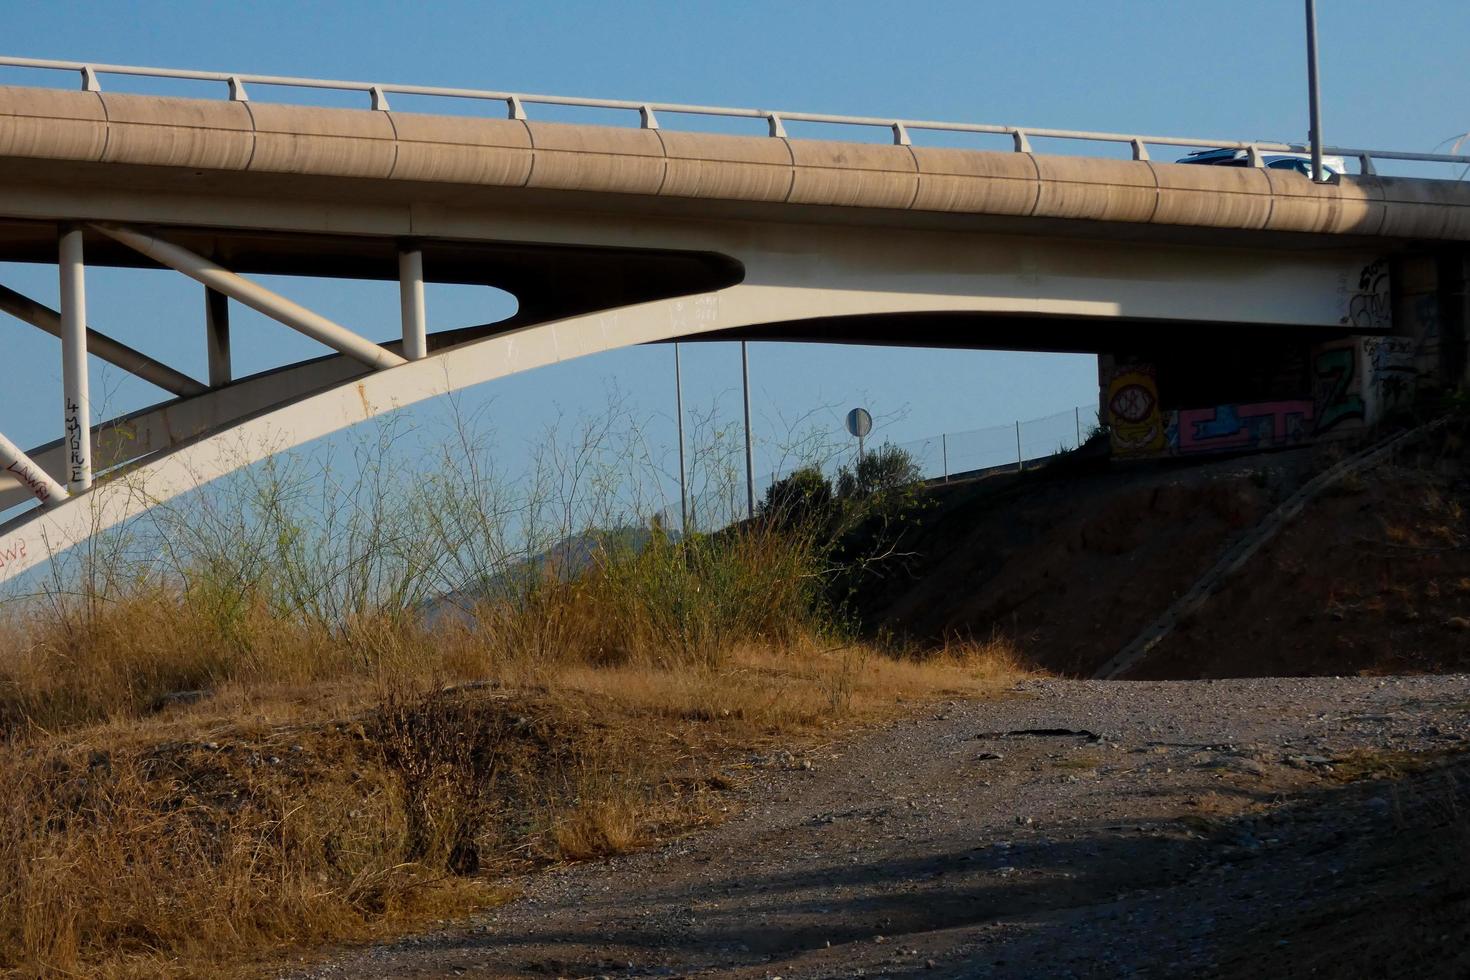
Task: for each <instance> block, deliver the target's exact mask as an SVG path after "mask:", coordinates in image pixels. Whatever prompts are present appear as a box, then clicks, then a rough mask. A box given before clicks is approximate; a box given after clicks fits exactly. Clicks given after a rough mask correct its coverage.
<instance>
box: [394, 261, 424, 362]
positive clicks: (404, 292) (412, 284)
mask: <svg viewBox="0 0 1470 980" xmlns="http://www.w3.org/2000/svg"><path fill="white" fill-rule="evenodd" d="M398 295H399V299H400V301H401V302H402V305H403V356H404V357H405V358H407V359H408V360H410V361H421V360H423V359H424V358H425V357H426V356H428V353H429V338H428V324H427V322H426V321H427V317H426V315H425V313H424V253H423V252H422V251H420V250H419V249H416V248H405V249H400V250H399V252H398Z"/></svg>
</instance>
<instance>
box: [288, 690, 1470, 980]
mask: <svg viewBox="0 0 1470 980" xmlns="http://www.w3.org/2000/svg"><path fill="white" fill-rule="evenodd" d="M1016 732H1027V734H1005V733H1016ZM1462 747H1464V748H1470V676H1466V675H1455V676H1438V677H1413V678H1344V679H1334V678H1311V679H1251V680H1227V681H1182V682H1162V683H1154V682H1108V681H1055V680H1038V681H1027V682H1024V683H1021V684H1019V685H1018V686H1017V687H1016V689H1015V690H1014V692H1013V693H1012V694H1011V695H1010V696H1007V697H1005V698H1003V699H1000V700H996V701H989V702H960V703H953V704H947V705H940V706H938V707H934V706H931V707H930V708H927V709H925V711H924V713H923V714H922V715H920V716H918V717H913V718H910V719H907V720H905V721H903V722H900V723H897V724H894V725H892V726H890V727H886V728H884V729H882V730H880V731H875V732H870V733H867V734H864V735H860V736H857V737H854V738H853V739H851V740H849V741H846V742H843V743H841V744H838V745H833V746H828V747H826V748H823V749H817V750H810V751H806V752H802V753H797V754H794V755H793V754H786V753H778V754H777V755H775V756H772V757H767V758H754V759H752V760H750V764H749V766H747V767H740V768H737V769H732V770H731V775H733V776H735V777H736V778H737V779H738V780H740V782H741V786H740V788H739V789H738V791H736V793H735V803H736V804H737V806H738V808H739V809H740V810H741V812H740V815H739V816H737V817H735V818H733V819H731V820H730V821H728V822H727V823H725V824H724V825H722V826H720V827H717V828H714V829H711V830H706V831H701V832H699V833H697V834H695V835H692V836H689V837H686V838H682V839H679V840H675V841H672V842H669V843H666V844H664V845H663V846H661V847H658V848H656V849H653V850H650V851H646V852H643V853H639V854H636V855H631V856H627V857H622V858H617V859H612V860H607V861H600V862H595V863H589V864H584V865H579V866H575V867H570V868H565V869H561V870H557V871H552V872H547V873H543V874H539V875H535V876H532V877H529V878H527V879H526V880H525V881H523V882H521V883H520V885H521V887H522V889H523V893H524V894H523V897H522V898H521V899H519V900H517V901H515V902H513V903H511V904H509V905H506V906H504V907H502V908H500V909H497V910H495V911H494V912H491V913H486V914H484V915H482V916H480V917H478V918H476V919H474V920H472V921H470V922H468V923H464V924H461V925H459V926H457V927H455V928H453V929H450V930H449V931H445V932H442V933H436V934H430V935H424V936H419V937H414V938H410V939H406V940H401V941H399V942H396V943H393V944H390V945H382V946H374V947H368V948H363V949H358V950H350V951H346V952H344V953H343V954H341V955H340V956H339V957H338V958H337V959H335V960H333V961H331V962H328V963H326V964H324V965H320V966H317V967H313V968H312V969H311V970H310V971H309V972H306V973H301V974H294V975H295V976H300V977H303V978H304V977H321V978H326V977H410V976H418V977H439V976H474V977H633V976H637V977H650V976H663V977H672V976H729V977H785V978H788V980H790V978H809V977H811V978H815V977H851V976H873V977H878V976H887V977H902V976H924V977H996V978H1021V977H1115V976H1150V977H1154V976H1157V977H1163V976H1190V977H1195V976H1210V975H1228V976H1247V975H1249V976H1297V975H1300V976H1307V975H1318V974H1320V975H1324V976H1341V975H1349V974H1351V975H1354V976H1358V975H1361V976H1376V975H1384V976H1388V975H1400V976H1403V975H1416V976H1470V960H1465V959H1463V958H1462V959H1461V960H1454V959H1453V957H1454V956H1457V955H1458V956H1461V957H1464V956H1465V955H1467V954H1465V953H1463V952H1460V951H1462V950H1464V949H1466V948H1470V944H1467V943H1466V942H1464V940H1465V938H1466V937H1465V935H1464V930H1465V929H1466V924H1465V922H1464V919H1465V916H1464V909H1463V906H1459V907H1448V906H1445V907H1443V908H1441V906H1443V905H1444V903H1443V902H1440V903H1439V905H1435V903H1434V902H1429V903H1428V905H1426V906H1424V908H1421V907H1420V905H1419V904H1415V903H1416V902H1417V901H1418V899H1416V898H1415V894H1417V893H1419V892H1426V891H1434V890H1436V889H1438V891H1439V892H1443V890H1444V888H1443V887H1441V885H1440V884H1435V882H1433V881H1430V880H1429V879H1428V878H1425V877H1424V876H1419V877H1417V878H1415V879H1414V882H1413V883H1410V884H1408V885H1406V884H1404V883H1403V882H1399V881H1397V879H1391V878H1390V877H1385V875H1386V873H1387V872H1386V871H1385V867H1386V865H1385V864H1384V862H1386V861H1388V860H1389V857H1388V855H1392V854H1395V853H1396V852H1393V851H1392V848H1393V847H1394V846H1403V842H1404V841H1405V840H1406V838H1407V835H1406V834H1405V831H1404V829H1405V828H1406V827H1411V826H1417V825H1418V824H1416V823H1415V821H1416V820H1417V819H1418V817H1417V816H1416V814H1418V815H1422V813H1424V812H1428V811H1427V810H1426V807H1432V805H1433V800H1432V799H1431V798H1430V797H1424V799H1425V800H1429V802H1424V801H1423V800H1421V798H1420V796H1419V795H1415V793H1414V792H1410V791H1408V790H1406V789H1404V788H1403V787H1396V786H1393V785H1389V784H1387V783H1385V782H1383V781H1381V780H1373V779H1364V780H1361V781H1356V782H1351V783H1349V782H1344V781H1343V779H1342V777H1343V776H1344V775H1345V773H1346V771H1347V769H1348V768H1349V767H1352V766H1355V765H1357V766H1359V767H1361V765H1362V761H1363V760H1364V759H1369V760H1373V759H1383V758H1388V757H1389V756H1390V754H1392V757H1393V758H1401V757H1399V756H1398V755H1397V753H1415V754H1417V755H1416V756H1415V757H1402V758H1408V759H1410V760H1411V761H1412V759H1413V758H1423V759H1430V758H1434V759H1438V758H1439V757H1440V756H1441V755H1442V754H1443V755H1445V758H1446V759H1449V760H1450V761H1448V762H1444V763H1442V764H1444V765H1451V766H1453V765H1458V762H1456V761H1455V760H1454V759H1453V758H1452V757H1451V756H1450V755H1449V753H1452V752H1455V751H1457V750H1458V749H1460V748H1462ZM1466 759H1470V756H1467V757H1466ZM1429 778H1430V776H1427V775H1426V776H1424V777H1420V782H1421V783H1425V784H1426V785H1427V782H1426V781H1427V780H1428V779H1429ZM1436 778H1448V777H1442V776H1441V777H1436ZM1416 792H1417V791H1416ZM1463 819H1464V818H1463V815H1461V816H1460V820H1461V821H1462V822H1463ZM1440 822H1441V823H1444V821H1440ZM1395 842H1397V844H1396V843H1395ZM1425 846H1427V845H1425ZM1413 853H1415V854H1417V853H1418V852H1417V851H1416V852H1413ZM1464 857H1466V858H1470V853H1466V854H1465V855H1464ZM1375 862H1376V863H1375ZM1393 862H1396V863H1394V865H1393V866H1394V867H1402V864H1403V862H1402V858H1401V855H1400V856H1395V857H1393ZM1443 864H1444V866H1445V867H1446V868H1454V867H1458V868H1459V870H1449V871H1446V872H1445V873H1446V874H1450V875H1452V876H1453V875H1458V876H1459V877H1458V879H1454V878H1452V883H1453V882H1455V881H1458V882H1459V887H1461V888H1462V889H1464V888H1465V887H1466V886H1470V878H1467V877H1466V874H1465V872H1464V871H1463V868H1464V862H1463V861H1461V862H1460V863H1459V864H1458V865H1456V864H1455V863H1454V862H1453V861H1446V862H1443ZM1431 877H1432V876H1431ZM1410 893H1415V894H1410ZM1429 897H1431V898H1432V897H1433V896H1429ZM1419 898H1425V896H1423V895H1419ZM1389 908H1392V909H1393V910H1396V911H1397V912H1398V913H1399V914H1401V915H1403V916H1406V918H1405V919H1404V921H1403V922H1402V923H1400V924H1398V925H1394V926H1393V928H1394V929H1396V930H1399V935H1398V936H1396V937H1389V941H1390V942H1391V944H1396V947H1397V948H1398V949H1399V952H1397V953H1395V952H1393V951H1392V950H1390V951H1389V952H1388V953H1385V952H1384V951H1383V949H1381V948H1380V947H1378V946H1373V945H1372V944H1369V946H1367V947H1365V946H1363V945H1362V944H1363V942H1365V941H1366V940H1365V939H1364V937H1365V936H1367V935H1368V932H1370V931H1371V930H1366V931H1365V929H1364V928H1363V926H1362V925H1361V922H1363V921H1369V920H1371V921H1374V922H1379V923H1381V924H1385V928H1386V927H1387V924H1388V923H1389V922H1390V920H1389V919H1385V918H1384V915H1385V914H1386V913H1385V910H1386V909H1389ZM1436 908H1438V909H1440V911H1439V912H1436V911H1435V909H1436ZM1424 909H1428V911H1425V910H1424ZM1405 910H1408V911H1405ZM1441 913H1442V914H1441ZM1437 916H1438V917H1437ZM1441 919H1443V921H1441ZM1328 920H1330V921H1328ZM1392 921H1397V920H1392ZM1339 927H1340V928H1339ZM1333 928H1338V933H1340V934H1333V935H1334V936H1335V938H1333V939H1332V944H1333V945H1332V946H1331V948H1325V949H1324V948H1321V947H1320V944H1318V945H1316V946H1314V948H1312V949H1310V950H1308V949H1305V948H1304V944H1306V943H1308V942H1309V941H1310V939H1311V937H1313V936H1317V935H1318V934H1319V933H1322V931H1323V930H1327V932H1329V933H1330V932H1331V930H1332V929H1333ZM1404 930H1408V932H1404ZM1409 933H1413V935H1412V937H1411V936H1410V934H1409ZM1411 938H1412V942H1411V941H1410V939H1411ZM1426 944H1427V945H1426ZM1404 950H1412V952H1413V958H1412V959H1411V960H1410V961H1405V962H1406V963H1408V962H1411V963H1412V965H1411V966H1404V967H1403V969H1408V970H1410V971H1411V972H1409V973H1405V972H1403V969H1396V968H1394V967H1393V966H1392V963H1390V962H1389V960H1391V959H1392V957H1393V956H1395V955H1403V956H1406V955H1409V954H1408V953H1407V952H1404ZM1385 957H1387V959H1385ZM1426 964H1428V966H1426Z"/></svg>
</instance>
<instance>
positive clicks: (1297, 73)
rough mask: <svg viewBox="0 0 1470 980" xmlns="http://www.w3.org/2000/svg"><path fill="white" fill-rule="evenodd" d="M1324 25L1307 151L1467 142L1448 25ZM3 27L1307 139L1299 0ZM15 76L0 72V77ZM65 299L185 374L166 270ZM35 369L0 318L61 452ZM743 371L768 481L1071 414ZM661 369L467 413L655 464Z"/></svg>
mask: <svg viewBox="0 0 1470 980" xmlns="http://www.w3.org/2000/svg"><path fill="white" fill-rule="evenodd" d="M1320 7H1321V9H1320V13H1319V21H1320V33H1321V49H1322V80H1323V93H1324V109H1323V116H1324V126H1323V128H1324V131H1325V133H1326V136H1327V139H1328V140H1329V142H1334V143H1339V144H1347V145H1366V146H1370V147H1375V148H1391V149H1403V150H1431V149H1433V148H1434V147H1435V146H1436V145H1438V144H1440V143H1441V142H1442V141H1444V140H1446V139H1447V138H1450V137H1453V136H1454V135H1455V134H1457V133H1460V132H1464V131H1465V130H1466V129H1467V128H1470V101H1467V99H1466V92H1467V91H1470V84H1467V83H1470V49H1467V47H1466V41H1467V40H1470V4H1465V3H1464V2H1463V0H1424V2H1405V3H1402V4H1397V5H1387V4H1384V3H1381V2H1379V3H1372V4H1370V3H1366V2H1356V0H1321V3H1320ZM5 19H6V24H5V29H4V32H3V35H0V37H3V40H0V53H4V54H8V55H19V56H29V57H50V58H64V59H77V60H93V61H106V62H116V63H124V64H143V65H159V66H170V67H194V68H205V69H213V70H233V71H245V72H256V73H277V74H290V75H304V76H316V77H338V78H352V79H367V80H383V81H400V82H412V83H420V84H432V85H445V86H462V87H474V88H491V89H501V90H514V91H524V92H542V93H556V94H569V95H589V96H600V97H609V98H630V99H649V100H659V101H677V102H692V103H705V104H717V105H742V106H761V107H765V108H785V109H803V110H810V111H818V112H832V113H851V114H863V115H884V116H904V117H908V118H933V119H954V120H966V121H975V122H992V123H1021V124H1026V125H1031V126H1039V127H1057V128H1063V127H1064V128H1079V129H1094V130H1117V131H1128V132H1142V133H1154V134H1185V135H1195V134H1198V135H1201V136H1211V135H1213V136H1220V137H1231V138H1262V139H1302V138H1304V137H1305V130H1306V122H1305V119H1306V97H1305V80H1304V79H1305V70H1304V67H1303V55H1302V47H1303V34H1304V29H1303V14H1302V4H1301V2H1300V0H1237V2H1233V3H1228V4H1205V3H1195V2H1177V0H1134V2H1124V0H1115V2H1110V3H1097V2H1095V0H1093V2H1072V0H1065V2H1042V0H1037V2H1035V3H1031V4H1016V3H1001V2H993V0H970V2H922V0H911V2H908V3H892V2H875V0H843V2H827V0H806V2H794V0H786V2H780V3H777V2H766V0H744V2H740V3H722V4H717V3H710V2H682V3H674V2H668V3H662V2H641V3H639V2H623V3H618V2H611V0H604V2H598V3H592V2H565V0H563V2H558V0H539V2H475V3H468V2H453V3H443V2H441V3H425V4H404V3H387V2H379V0H356V2H353V3H335V2H334V3H312V4H301V3H284V2H276V0H266V2H260V0H256V2H251V3H239V2H238V0H237V2H233V3H210V2H198V0H195V2H189V3H176V2H148V0H138V2H131V3H110V4H109V3H74V2H65V0H50V2H47V3H44V4H42V3H12V4H10V5H9V6H8V9H7V10H6V18H5ZM36 79H37V76H36V75H33V74H27V73H20V72H7V71H3V70H0V82H34V81H35V80H36ZM105 82H106V83H107V84H108V86H109V87H110V88H117V89H127V90H135V91H138V90H148V91H159V92H174V93H177V94H188V95H197V94H214V93H213V91H212V90H200V89H198V88H191V87H189V86H179V85H175V86H173V87H162V88H160V87H156V86H154V85H153V83H140V82H136V81H131V82H124V81H123V80H121V79H115V78H113V79H106V80H105ZM55 83H57V84H67V85H70V84H71V83H72V79H71V78H70V77H69V76H67V77H63V78H60V79H56V80H55ZM252 95H253V97H255V98H257V99H259V98H262V97H264V96H265V95H266V93H265V92H263V91H257V92H254V93H252ZM534 111H535V110H534V109H533V112H534ZM664 122H665V125H670V124H673V120H665V121H664ZM809 132H810V131H809ZM800 134H801V131H800V130H797V129H793V135H800ZM811 134H812V135H817V134H816V133H814V132H813V133H811ZM822 135H826V134H822ZM1038 149H1040V147H1038ZM1440 176H1443V174H1440ZM0 282H4V283H6V284H7V285H10V286H12V287H13V288H17V289H20V290H21V291H22V292H26V293H29V294H31V295H34V296H36V297H37V298H39V299H42V300H44V301H46V302H48V303H54V301H55V294H56V283H55V270H54V267H22V266H16V265H4V264H0ZM268 284H270V285H272V286H273V287H274V288H278V289H279V290H280V291H282V292H284V293H286V294H288V295H290V296H291V297H292V298H294V299H298V300H300V301H302V302H305V303H306V304H307V305H309V306H313V307H315V308H318V309H320V310H321V311H322V312H324V313H326V314H327V315H329V316H333V317H334V318H337V319H339V320H340V322H343V323H344V324H346V325H348V326H351V327H353V328H354V329H358V330H360V331H362V332H364V333H367V334H369V335H374V336H385V337H386V336H391V335H393V334H394V333H395V331H396V330H397V296H396V287H395V286H393V285H392V284H371V283H370V284H363V283H334V282H319V281H299V280H298V281H292V280H288V279H277V280H271V281H269V283H268ZM88 285H89V312H90V317H89V318H90V320H91V322H92V324H93V326H95V327H96V328H98V329H100V330H103V331H104V332H108V333H111V334H113V335H115V336H117V337H118V338H119V339H122V340H125V341H127V342H129V343H132V344H134V345H135V346H137V347H140V348H142V349H144V350H146V351H148V352H150V353H154V354H156V355H158V356H161V357H164V358H165V359H167V360H169V361H170V362H172V363H175V364H177V365H178V366H179V367H181V368H183V369H185V370H188V371H191V372H193V373H195V374H196V375H198V376H202V374H203V356H204V355H203V341H202V334H201V330H202V324H201V316H202V314H201V306H202V301H201V299H200V296H199V289H198V287H197V286H196V285H195V284H193V283H192V282H190V281H186V280H182V279H181V278H180V277H178V276H175V275H173V274H172V273H165V272H146V273H139V272H123V271H117V270H101V269H97V270H92V271H91V272H90V276H89V282H88ZM429 303H430V307H429V316H430V324H431V328H441V327H451V326H459V325H463V324H468V323H474V322H482V321H484V320H487V319H493V318H495V317H496V316H498V315H502V314H504V313H505V312H506V311H507V310H508V309H509V308H510V306H509V301H508V300H507V298H506V297H504V296H503V295H499V294H494V293H493V292H491V291H488V290H476V289H468V288H465V287H454V288H450V287H438V288H432V289H431V290H430V293H429ZM235 313H236V317H235V335H236V341H235V342H236V348H237V350H236V358H237V365H238V368H239V369H240V370H241V371H248V370H257V369H261V368H264V367H268V366H270V365H272V364H274V363H278V362H280V361H282V360H292V359H296V358H298V357H301V356H309V355H311V354H313V353H316V352H318V351H319V349H318V348H315V347H314V346H313V345H312V344H310V343H309V342H307V341H305V340H303V339H301V338H299V337H297V336H295V335H293V334H291V333H290V332H289V331H287V330H286V329H285V328H282V327H279V326H277V325H275V324H273V323H270V322H269V321H266V320H264V319H261V318H258V317H254V316H253V315H250V314H248V312H247V311H244V310H240V309H239V308H238V307H237V308H236V311H235ZM57 348H58V345H57V343H56V341H54V340H53V339H51V338H49V337H46V336H44V335H41V334H39V333H38V332H36V331H33V330H30V329H29V328H27V327H24V326H22V325H20V324H18V323H16V322H14V321H8V322H0V351H4V352H5V358H4V360H5V363H6V368H7V370H8V371H10V372H11V378H10V379H8V382H7V383H8V385H9V387H7V388H6V389H5V392H6V393H5V395H4V396H3V403H0V431H4V432H6V433H7V434H8V435H10V436H11V437H12V438H13V439H14V440H15V441H16V442H18V443H21V444H23V445H31V444H35V443H38V442H41V441H43V440H46V439H50V438H55V437H56V436H57V435H59V431H60V411H59V406H60V400H61V395H60V381H59V360H58V351H57ZM685 364H686V397H687V398H688V399H689V401H690V402H691V403H694V404H708V403H709V402H710V401H711V400H712V399H715V398H717V397H718V398H721V399H722V400H721V404H722V406H723V410H724V412H725V414H726V416H727V417H733V416H735V415H736V414H737V413H738V411H739V402H738V384H739V360H738V353H737V352H736V350H735V349H734V347H733V346H732V345H692V346H688V347H686V361H685ZM20 365H24V366H25V367H24V368H23V369H22V370H19V371H17V370H16V369H17V367H18V366H20ZM752 366H753V387H754V393H755V410H756V416H757V424H756V435H757V441H758V445H759V446H760V451H761V453H762V458H761V459H758V462H757V468H758V469H762V468H766V467H767V466H769V464H770V462H771V453H772V451H773V450H772V446H773V445H774V444H775V443H776V442H778V441H779V435H780V433H782V432H783V431H784V429H785V426H786V424H787V422H786V421H785V420H789V419H792V418H795V417H799V416H802V415H804V414H806V413H808V412H810V411H812V410H813V409H820V410H819V411H818V414H817V416H816V418H817V419H818V420H819V421H821V423H822V424H823V425H825V426H829V427H830V428H831V430H832V432H833V433H834V435H836V434H837V433H839V432H840V424H841V416H842V413H843V412H845V411H846V409H847V408H848V407H850V406H852V405H854V404H859V403H861V404H865V405H867V406H868V407H869V408H871V409H872V410H873V412H874V414H875V415H876V416H878V417H879V419H880V422H881V423H883V428H882V429H880V433H879V435H886V436H888V437H891V438H893V439H895V440H899V441H902V440H907V439H912V438H917V437H921V436H927V435H929V434H932V433H937V432H940V431H945V430H948V431H954V430H962V429H970V428H976V427H980V426H987V425H993V424H997V423H1005V422H1008V421H1009V420H1011V419H1014V418H1018V417H1019V418H1029V417H1034V416H1040V415H1045V414H1048V413H1051V412H1053V411H1056V410H1058V409H1062V408H1065V407H1068V406H1071V405H1075V404H1081V403H1087V402H1089V401H1091V400H1093V399H1094V398H1095V387H1094V382H1095V367H1094V362H1093V359H1092V358H1090V357H1077V356H1058V355H1035V354H1014V353H1000V352H963V353H957V352H934V351H890V350H879V349H872V348H833V347H800V346H796V345H774V344H762V345H756V346H754V347H753V348H752ZM670 367H671V352H670V351H669V349H668V348H666V347H657V348H644V349H637V350H631V351H623V352H617V353H613V354H609V355H603V356H599V357H595V358H589V359H586V360H584V361H581V362H576V363H572V364H568V365H563V366H559V367H557V368H552V369H547V370H544V371H541V372H535V373H533V374H530V375H527V376H524V377H520V378H514V379H509V380H507V381H504V382H499V383H497V384H496V385H493V386H489V387H490V389H493V390H487V391H482V392H477V393H476V394H475V398H476V399H482V400H483V399H485V398H491V399H493V405H494V412H495V414H496V415H497V416H498V417H499V418H500V419H502V420H504V421H502V423H501V424H500V429H501V431H502V433H506V432H507V431H517V432H536V431H539V430H540V427H541V425H542V424H544V423H545V422H546V421H548V420H550V419H552V418H553V417H554V416H555V414H556V412H557V411H561V412H564V413H566V414H569V415H573V416H575V415H576V414H577V413H579V412H583V411H596V410H598V409H599V408H601V406H602V404H603V403H604V402H605V400H606V395H605V391H606V388H607V386H608V385H609V384H611V383H616V384H617V386H618V387H620V388H621V389H622V390H623V391H624V392H626V393H627V394H628V396H629V397H630V399H631V400H632V401H633V402H634V403H635V407H636V409H637V410H638V411H640V412H642V413H643V414H646V415H649V416H651V417H653V418H654V421H653V423H651V431H650V435H651V437H652V438H653V439H654V440H655V441H663V442H664V443H666V444H670V445H671V444H672V437H673V422H672V377H671V371H670ZM93 381H94V398H96V399H97V400H99V401H101V402H103V403H105V404H107V405H108V407H110V408H114V409H117V410H125V409H129V408H133V407H137V406H138V405H141V404H145V403H147V402H150V401H152V400H154V398H153V397H152V390H151V389H148V388H146V387H145V386H140V385H137V384H134V383H132V382H130V381H128V380H126V379H125V378H121V377H119V375H118V374H117V373H116V372H113V371H108V370H104V369H103V368H102V366H101V365H99V364H98V363H97V362H95V361H94V362H93ZM824 406H830V408H831V411H830V412H829V411H826V410H825V409H824V408H823V407H824ZM507 423H509V424H507Z"/></svg>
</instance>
